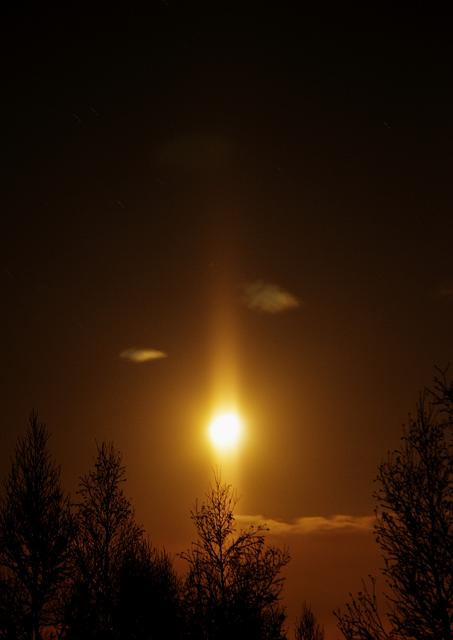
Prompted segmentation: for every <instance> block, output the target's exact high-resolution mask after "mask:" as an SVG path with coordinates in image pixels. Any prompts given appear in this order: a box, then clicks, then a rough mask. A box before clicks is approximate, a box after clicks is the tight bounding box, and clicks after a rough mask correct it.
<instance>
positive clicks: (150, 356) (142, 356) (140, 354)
mask: <svg viewBox="0 0 453 640" xmlns="http://www.w3.org/2000/svg"><path fill="white" fill-rule="evenodd" d="M166 357H167V354H166V353H165V352H164V351H158V350H157V349H137V348H136V347H131V348H129V349H125V350H124V351H121V353H120V358H123V359H124V360H129V361H130V362H135V363H137V364H140V363H142V362H149V361H150V360H160V359H161V358H166Z"/></svg>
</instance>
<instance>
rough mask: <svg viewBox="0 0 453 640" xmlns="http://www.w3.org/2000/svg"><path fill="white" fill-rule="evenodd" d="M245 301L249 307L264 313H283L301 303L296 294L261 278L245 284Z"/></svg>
mask: <svg viewBox="0 0 453 640" xmlns="http://www.w3.org/2000/svg"><path fill="white" fill-rule="evenodd" d="M244 302H245V304H246V306H247V307H248V308H249V309H252V310H253V311H262V312H264V313H282V311H288V310H289V309H295V308H296V307H298V306H299V305H300V302H299V300H298V299H297V298H296V296H294V295H293V294H292V293H290V292H289V291H285V289H282V288H281V287H279V286H278V285H277V284H270V283H266V282H262V281H261V280H257V281H256V282H251V283H249V284H246V285H245V286H244Z"/></svg>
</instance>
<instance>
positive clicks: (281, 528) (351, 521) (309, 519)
mask: <svg viewBox="0 0 453 640" xmlns="http://www.w3.org/2000/svg"><path fill="white" fill-rule="evenodd" d="M236 519H237V520H238V522H240V523H242V524H255V525H256V524H264V525H266V526H267V527H268V529H269V532H270V533H271V534H273V535H307V534H310V533H319V532H332V531H346V532H353V531H356V532H360V531H371V529H372V527H373V525H374V522H375V516H372V515H367V516H351V515H340V514H339V515H333V516H329V517H325V516H305V517H301V518H296V519H295V520H292V521H290V522H285V521H284V520H273V519H272V518H271V519H268V518H264V517H263V516H261V515H238V516H236Z"/></svg>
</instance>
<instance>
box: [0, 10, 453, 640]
mask: <svg viewBox="0 0 453 640" xmlns="http://www.w3.org/2000/svg"><path fill="white" fill-rule="evenodd" d="M214 4H215V3H214ZM415 4H416V7H412V8H411V10H408V11H407V12H406V13H404V14H401V15H396V14H395V13H394V11H393V12H392V9H391V5H390V4H388V5H385V4H384V5H380V7H379V8H377V6H376V9H375V12H374V13H373V11H371V10H369V11H368V12H366V13H365V12H363V13H362V14H356V15H355V16H354V17H355V20H354V21H352V20H350V19H349V16H347V15H346V14H343V15H342V16H333V15H329V16H328V15H324V16H321V15H317V16H314V15H309V14H308V13H306V14H302V13H301V14H300V15H298V14H296V12H295V11H288V12H287V13H285V12H284V11H283V10H282V9H281V10H278V11H277V9H275V8H274V13H273V14H272V13H268V14H265V12H264V10H261V12H258V13H252V12H251V11H250V12H248V13H247V12H246V11H244V10H242V11H240V10H236V9H234V8H233V7H230V9H229V11H221V10H220V8H217V10H216V11H214V9H213V8H212V7H211V11H210V13H207V12H206V11H204V10H203V8H202V7H201V4H196V3H195V4H193V3H186V6H185V8H181V7H180V6H178V4H177V3H174V2H172V1H171V0H167V1H166V2H163V1H162V2H154V3H150V5H149V7H148V11H147V12H146V13H142V14H139V13H134V12H133V11H132V10H131V9H126V7H125V6H124V7H123V8H122V10H121V11H120V10H118V11H115V10H113V9H112V10H111V11H110V12H109V14H108V15H107V14H105V15H102V14H101V13H99V14H97V15H94V14H90V13H89V12H82V10H81V9H79V10H78V11H79V13H78V12H77V10H76V9H74V11H73V13H72V14H70V12H69V11H68V10H67V9H66V11H65V12H64V13H63V12H61V13H54V14H50V13H48V14H44V13H43V12H42V11H41V12H38V11H36V12H30V13H26V11H25V9H24V10H23V13H22V14H21V13H20V12H19V10H17V11H16V12H15V13H14V14H11V15H10V16H8V17H5V19H4V21H3V32H4V36H3V38H2V45H1V46H2V118H1V129H2V151H3V153H2V156H3V163H2V164H3V169H2V175H3V181H2V182H3V186H2V202H1V208H2V216H1V220H2V222H1V236H0V237H1V263H0V286H1V291H2V294H1V298H2V312H1V316H0V322H1V333H2V359H3V366H2V368H1V376H2V378H1V405H2V427H1V431H0V437H1V440H0V445H1V460H0V471H1V472H2V475H4V474H5V473H6V471H7V469H8V465H9V459H10V457H11V456H12V454H13V451H14V443H15V441H16V438H17V437H18V435H20V434H22V433H23V430H24V428H25V426H26V421H27V417H28V414H29V413H30V411H31V410H32V409H33V408H34V409H36V410H37V411H38V412H39V416H40V418H41V419H42V420H43V421H44V422H46V423H47V425H48V426H49V429H50V431H51V433H52V440H51V446H52V451H53V452H54V454H55V456H56V458H57V460H58V462H59V463H61V465H62V473H63V479H64V482H65V486H66V487H67V489H68V490H70V491H71V492H74V491H75V488H76V484H77V479H78V477H79V475H80V474H81V473H84V472H85V471H86V470H87V468H88V467H89V465H90V464H91V462H92V459H93V456H94V453H95V441H98V442H99V441H102V440H104V439H106V440H113V441H114V443H115V444H116V446H117V447H118V448H119V449H120V450H121V451H122V453H123V456H124V462H125V464H126V467H127V476H128V484H127V493H128V495H129V496H130V497H131V498H132V500H133V502H134V505H135V508H136V515H137V519H138V520H139V521H140V522H142V523H143V524H144V525H145V526H146V528H147V530H148V531H149V534H150V537H151V539H152V541H153V542H154V543H155V544H157V545H165V546H166V548H168V549H169V550H170V551H171V552H172V553H177V552H178V551H181V550H183V549H184V548H185V547H186V546H187V545H188V544H189V542H190V540H191V539H192V537H193V530H192V525H191V523H190V519H189V510H190V508H191V507H192V506H193V504H194V501H195V499H196V498H197V497H201V496H202V495H203V492H204V491H205V490H206V489H207V486H208V484H209V481H210V478H211V477H212V470H213V468H215V467H216V466H218V465H219V464H220V465H221V466H222V468H223V472H224V475H225V476H226V479H227V480H228V481H231V482H233V483H234V485H235V486H236V487H237V489H238V492H239V494H240V496H241V501H240V502H239V505H238V513H239V514H242V517H244V518H245V516H248V517H249V519H254V518H256V517H257V516H263V517H264V518H266V519H267V521H268V522H269V523H270V527H271V533H272V535H273V538H274V539H276V540H277V541H279V542H280V543H285V544H288V545H289V547H290V552H291V554H292V561H291V563H290V566H289V568H288V581H287V587H286V603H287V605H288V607H289V610H288V612H289V614H290V617H291V616H293V615H294V614H295V613H296V612H297V608H298V604H299V603H300V602H301V601H303V600H308V601H310V602H311V603H312V605H313V607H314V609H315V612H316V613H318V614H319V617H320V618H321V620H322V622H323V623H324V624H325V625H326V627H327V631H328V633H329V635H328V638H329V639H330V638H332V637H335V636H336V634H335V631H334V630H333V629H334V624H335V623H334V619H333V617H332V616H331V610H332V609H333V608H334V607H337V606H341V605H342V604H343V603H344V602H345V601H346V600H347V597H348V592H349V591H355V590H357V589H359V588H360V577H361V576H365V575H366V574H368V573H369V572H370V571H375V570H376V569H377V568H378V567H379V566H380V560H379V558H378V555H377V550H376V548H375V545H374V543H373V537H372V533H371V529H370V526H371V525H370V523H371V516H372V514H373V507H374V502H373V499H372V491H373V478H374V477H375V475H376V467H377V464H378V463H379V461H380V460H382V459H383V458H385V456H386V452H387V450H388V449H391V448H393V447H395V446H396V445H397V444H398V440H399V437H400V435H401V426H402V424H403V423H404V422H405V420H406V418H407V414H408V412H409V411H411V410H413V409H414V408H415V403H416V401H417V397H418V393H419V391H421V390H422V389H423V387H424V386H425V385H427V384H429V383H430V381H431V380H432V376H433V372H434V365H439V366H441V367H444V366H446V365H447V364H448V363H449V362H453V332H452V322H453V261H452V239H453V214H452V204H453V198H452V186H451V185H452V163H453V157H452V142H453V140H452V134H453V127H452V125H453V101H452V77H453V76H452V60H453V58H452V51H451V45H450V40H451V33H450V32H449V31H448V30H447V29H444V28H443V26H442V23H443V18H442V16H440V15H439V16H434V15H432V14H428V13H427V11H426V10H424V6H425V5H424V3H418V4H417V3H415ZM150 352H151V353H150ZM153 352H158V353H153ZM158 356H159V357H158ZM137 360H143V361H141V362H140V361H137ZM233 397H234V402H235V403H236V404H237V406H238V408H239V410H240V412H241V415H242V416H243V419H244V424H245V428H244V431H245V435H244V440H243V443H242V445H241V447H240V449H239V450H238V452H237V454H236V456H235V458H234V460H231V459H229V460H226V461H225V460H223V461H221V460H219V459H218V456H217V457H216V455H214V454H213V452H212V449H211V448H210V446H209V443H208V441H207V437H206V429H207V424H208V420H209V416H210V415H211V414H212V412H215V411H216V409H217V408H221V406H223V405H222V403H228V402H230V400H231V399H232V398H233ZM339 515H342V516H345V517H344V518H343V519H342V518H338V516H339ZM310 518H315V519H314V520H312V519H310Z"/></svg>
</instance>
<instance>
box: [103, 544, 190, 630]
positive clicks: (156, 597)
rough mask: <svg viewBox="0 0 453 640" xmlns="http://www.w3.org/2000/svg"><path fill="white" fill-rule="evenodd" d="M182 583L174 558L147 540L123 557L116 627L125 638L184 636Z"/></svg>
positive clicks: (115, 614) (116, 610) (115, 618)
mask: <svg viewBox="0 0 453 640" xmlns="http://www.w3.org/2000/svg"><path fill="white" fill-rule="evenodd" d="M180 594H181V585H180V580H179V579H178V577H177V575H176V573H175V571H174V569H173V565H172V562H171V560H170V557H169V556H168V554H167V553H166V552H165V551H158V550H157V549H155V548H153V547H151V546H150V544H149V543H148V542H146V541H142V542H141V543H140V544H138V545H136V547H135V548H134V549H131V550H130V551H129V552H128V553H127V555H126V556H125V557H124V559H123V563H122V566H121V569H120V575H119V592H118V603H117V607H116V609H115V613H114V626H115V629H117V630H118V633H119V637H120V638H122V639H126V638H128V639H129V638H130V639H131V640H132V639H136V638H140V640H161V639H162V638H171V639H172V640H178V638H181V637H182V635H181V634H182V615H181V603H180Z"/></svg>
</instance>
